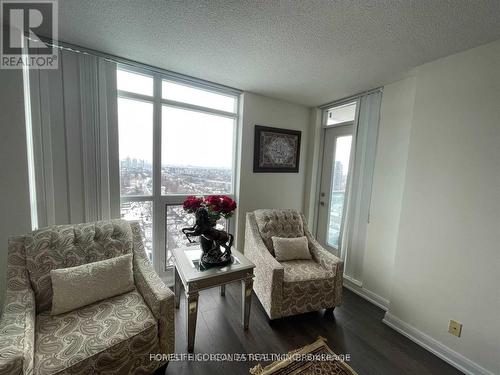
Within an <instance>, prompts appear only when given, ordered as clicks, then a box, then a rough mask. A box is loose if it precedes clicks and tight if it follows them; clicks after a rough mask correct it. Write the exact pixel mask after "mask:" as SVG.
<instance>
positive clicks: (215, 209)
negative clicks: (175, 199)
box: [183, 195, 236, 222]
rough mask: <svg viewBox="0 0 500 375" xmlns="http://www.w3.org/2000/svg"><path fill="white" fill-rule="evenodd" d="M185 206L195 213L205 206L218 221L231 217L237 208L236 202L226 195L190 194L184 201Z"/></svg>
mask: <svg viewBox="0 0 500 375" xmlns="http://www.w3.org/2000/svg"><path fill="white" fill-rule="evenodd" d="M183 208H184V211H186V212H189V213H195V212H196V210H198V209H199V208H204V209H206V210H207V212H208V214H209V215H210V218H211V219H212V220H213V221H214V222H216V221H217V220H219V219H220V218H221V217H223V218H225V219H229V218H230V217H231V216H232V215H233V213H234V210H236V202H235V201H234V200H233V199H231V198H229V197H228V196H226V195H209V196H206V197H195V196H190V197H187V198H186V200H185V201H184V204H183Z"/></svg>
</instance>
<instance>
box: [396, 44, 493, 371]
mask: <svg viewBox="0 0 500 375" xmlns="http://www.w3.org/2000/svg"><path fill="white" fill-rule="evenodd" d="M416 83H417V86H416V96H415V105H414V108H413V121H412V126H411V135H410V146H409V153H408V163H407V170H406V179H405V189H404V194H403V200H402V205H401V220H400V226H399V237H398V241H397V247H396V256H395V261H394V270H393V277H392V286H393V288H392V295H391V297H390V307H389V312H388V315H387V316H386V318H387V319H388V320H389V322H391V321H392V322H396V323H397V322H400V323H401V322H403V326H405V327H406V328H407V329H409V330H411V331H412V332H413V333H414V334H416V335H420V337H421V338H424V339H425V340H428V342H431V343H433V345H434V347H440V345H441V344H443V345H444V347H445V349H446V348H447V349H446V350H445V351H448V354H449V355H450V356H451V357H453V358H454V359H455V360H456V361H459V362H461V364H462V365H463V367H464V369H465V370H466V371H468V372H469V373H481V374H483V373H485V374H486V373H492V374H499V373H500V356H499V349H500V319H499V311H500V293H499V286H500V277H499V275H500V195H499V194H500V164H499V163H500V41H497V42H495V43H491V44H488V45H484V46H481V47H478V48H474V49H471V50H468V51H466V52H463V53H460V54H456V55H453V56H450V57H446V58H443V59H440V60H437V61H435V62H432V63H429V64H426V65H423V66H421V67H419V68H418V70H417V76H416ZM386 199H388V197H387V198H386ZM450 319H455V320H458V321H460V322H462V323H463V330H462V337H460V338H457V337H455V336H452V335H450V334H449V333H447V328H448V321H449V320H450ZM429 337H430V339H428V338H429ZM433 340H435V342H434V341H433ZM441 348H442V349H443V347H441ZM450 349H451V350H452V351H454V352H457V353H460V354H459V355H456V353H454V352H452V351H449V350H450ZM462 356H463V357H465V358H463V357H462ZM488 371H489V372H488Z"/></svg>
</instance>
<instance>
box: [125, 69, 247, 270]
mask: <svg viewBox="0 0 500 375" xmlns="http://www.w3.org/2000/svg"><path fill="white" fill-rule="evenodd" d="M117 86H118V128H119V143H120V147H119V148H120V192H121V215H122V217H123V218H125V219H130V220H139V221H140V223H141V225H142V227H143V230H144V233H145V237H146V251H147V253H148V255H149V257H150V258H151V259H152V260H153V263H154V264H155V268H156V269H157V271H158V272H160V273H161V272H163V271H164V270H165V269H166V266H168V265H169V261H170V256H171V250H172V249H174V248H175V247H178V246H183V245H185V242H186V241H185V238H184V237H183V236H182V234H181V233H180V229H181V228H183V227H185V226H189V225H192V224H193V218H192V215H186V214H185V213H184V211H183V210H182V206H181V204H182V202H183V201H184V199H185V198H186V197H187V196H188V195H209V194H225V195H229V196H233V195H234V179H235V154H236V152H235V139H236V130H237V129H236V124H237V118H238V111H237V110H238V93H237V92H231V91H230V90H227V91H226V90H214V89H211V88H210V89H206V88H205V87H203V88H202V87H196V86H193V85H186V84H184V83H179V82H176V81H173V80H172V79H170V78H168V77H164V76H162V75H161V74H157V73H153V72H147V71H137V70H135V69H134V70H132V69H130V68H128V67H119V68H118V70H117ZM219 225H222V226H228V225H230V223H227V222H225V221H222V222H221V223H219Z"/></svg>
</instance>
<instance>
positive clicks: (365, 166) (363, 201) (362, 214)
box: [341, 91, 382, 283]
mask: <svg viewBox="0 0 500 375" xmlns="http://www.w3.org/2000/svg"><path fill="white" fill-rule="evenodd" d="M381 100H382V92H381V91H377V92H374V93H370V94H367V95H363V96H361V97H360V99H359V109H358V113H357V119H356V124H355V125H356V126H355V130H354V134H353V140H352V145H353V146H354V147H352V149H351V160H352V162H351V163H350V171H349V176H350V177H349V183H348V187H347V201H346V212H345V218H344V224H343V231H342V242H341V254H342V258H343V259H344V261H345V265H344V274H345V275H346V276H347V277H348V278H350V279H352V280H353V281H354V282H358V283H362V280H360V279H361V275H362V271H363V270H362V268H363V257H364V254H365V247H366V232H367V227H368V220H369V214H370V200H371V192H372V180H373V170H374V167H375V153H376V148H377V136H378V125H379V117H380V104H381Z"/></svg>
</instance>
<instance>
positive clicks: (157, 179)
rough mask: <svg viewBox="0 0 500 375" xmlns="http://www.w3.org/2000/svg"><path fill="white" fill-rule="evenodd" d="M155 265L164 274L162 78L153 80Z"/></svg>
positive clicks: (155, 77)
mask: <svg viewBox="0 0 500 375" xmlns="http://www.w3.org/2000/svg"><path fill="white" fill-rule="evenodd" d="M153 100H154V101H153V264H154V267H155V270H156V272H157V273H158V274H160V275H161V274H162V273H163V272H164V267H163V266H162V265H163V264H164V263H165V262H164V256H165V255H164V253H165V251H164V249H165V239H164V236H163V232H164V228H165V215H164V213H163V211H164V207H162V204H161V200H160V196H161V78H159V77H158V76H157V75H155V76H154V80H153Z"/></svg>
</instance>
